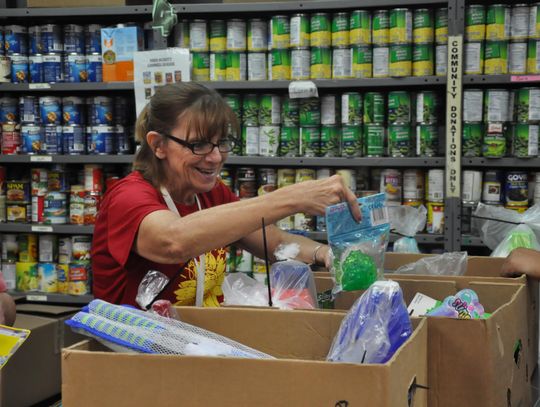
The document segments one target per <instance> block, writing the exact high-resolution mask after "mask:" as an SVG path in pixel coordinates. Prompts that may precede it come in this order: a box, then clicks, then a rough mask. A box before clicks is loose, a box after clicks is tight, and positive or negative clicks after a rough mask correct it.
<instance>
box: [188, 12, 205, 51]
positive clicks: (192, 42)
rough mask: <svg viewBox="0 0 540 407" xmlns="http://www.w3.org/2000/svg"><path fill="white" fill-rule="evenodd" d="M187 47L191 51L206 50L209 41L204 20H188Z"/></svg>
mask: <svg viewBox="0 0 540 407" xmlns="http://www.w3.org/2000/svg"><path fill="white" fill-rule="evenodd" d="M189 48H190V50H191V52H208V50H209V41H208V32H207V27H206V20H201V19H195V20H191V21H190V23H189Z"/></svg>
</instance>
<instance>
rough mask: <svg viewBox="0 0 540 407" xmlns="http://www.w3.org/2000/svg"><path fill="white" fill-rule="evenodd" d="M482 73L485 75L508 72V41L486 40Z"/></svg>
mask: <svg viewBox="0 0 540 407" xmlns="http://www.w3.org/2000/svg"><path fill="white" fill-rule="evenodd" d="M484 73H485V74H486V75H501V74H507V73H508V41H486V45H485V51H484Z"/></svg>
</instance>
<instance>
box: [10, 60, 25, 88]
mask: <svg viewBox="0 0 540 407" xmlns="http://www.w3.org/2000/svg"><path fill="white" fill-rule="evenodd" d="M10 58H11V82H12V83H27V82H28V57H27V56H26V55H21V54H11V55H10Z"/></svg>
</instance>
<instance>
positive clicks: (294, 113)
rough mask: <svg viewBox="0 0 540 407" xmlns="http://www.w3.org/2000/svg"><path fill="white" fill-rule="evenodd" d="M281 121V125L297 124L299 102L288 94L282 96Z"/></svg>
mask: <svg viewBox="0 0 540 407" xmlns="http://www.w3.org/2000/svg"><path fill="white" fill-rule="evenodd" d="M281 123H282V124H283V126H287V127H293V126H298V125H299V123H300V122H299V102H298V99H291V98H290V97H288V96H285V97H284V98H283V104H282V105H281Z"/></svg>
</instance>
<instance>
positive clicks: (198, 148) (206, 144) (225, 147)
mask: <svg viewBox="0 0 540 407" xmlns="http://www.w3.org/2000/svg"><path fill="white" fill-rule="evenodd" d="M163 136H164V137H167V138H168V139H170V140H172V141H174V142H175V143H178V144H180V145H181V146H183V147H187V148H189V149H190V150H191V152H192V153H193V154H195V155H206V154H210V153H211V152H212V151H214V148H216V147H217V148H218V151H219V152H220V153H229V152H231V151H232V150H233V147H234V141H233V140H231V139H227V138H225V139H223V140H219V142H218V143H217V144H214V143H212V142H210V141H197V142H195V143H188V142H187V141H184V140H182V139H179V138H176V137H173V136H171V135H170V134H163Z"/></svg>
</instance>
